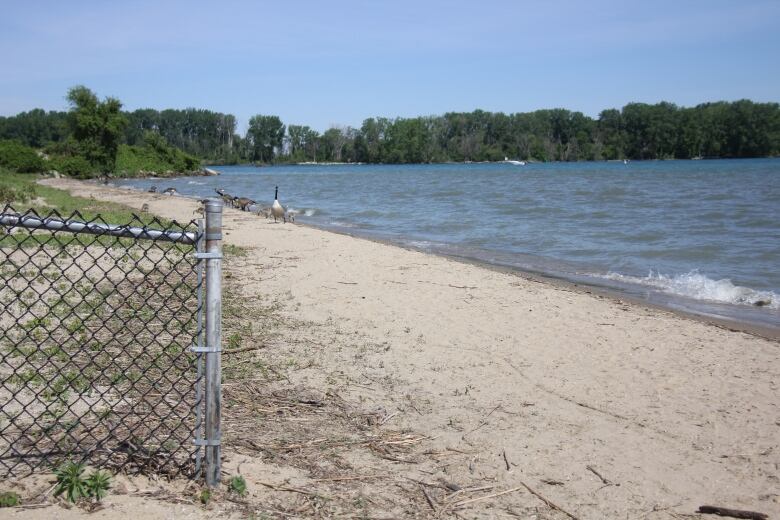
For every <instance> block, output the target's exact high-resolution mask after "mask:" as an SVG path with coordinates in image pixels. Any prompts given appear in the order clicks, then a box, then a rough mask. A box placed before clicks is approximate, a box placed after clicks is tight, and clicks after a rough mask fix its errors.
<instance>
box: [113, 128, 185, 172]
mask: <svg viewBox="0 0 780 520" xmlns="http://www.w3.org/2000/svg"><path fill="white" fill-rule="evenodd" d="M198 168H200V160H199V159H198V158H196V157H193V156H191V155H189V154H186V153H184V152H182V151H181V150H179V149H178V148H176V147H173V146H171V145H169V144H168V142H167V141H166V140H165V138H163V137H162V136H160V135H159V134H157V133H155V132H146V133H145V134H144V145H143V146H129V145H120V147H119V153H118V154H117V158H116V171H117V172H119V173H122V174H124V175H134V174H137V173H138V172H140V171H146V172H156V173H157V174H160V175H164V174H165V172H167V171H171V172H176V173H184V172H189V171H193V170H197V169H198Z"/></svg>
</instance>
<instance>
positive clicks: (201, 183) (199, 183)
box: [187, 181, 206, 186]
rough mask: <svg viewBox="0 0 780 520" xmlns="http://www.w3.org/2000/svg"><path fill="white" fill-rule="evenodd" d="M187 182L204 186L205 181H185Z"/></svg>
mask: <svg viewBox="0 0 780 520" xmlns="http://www.w3.org/2000/svg"><path fill="white" fill-rule="evenodd" d="M187 184H195V185H196V186H205V185H206V183H205V182H198V181H187Z"/></svg>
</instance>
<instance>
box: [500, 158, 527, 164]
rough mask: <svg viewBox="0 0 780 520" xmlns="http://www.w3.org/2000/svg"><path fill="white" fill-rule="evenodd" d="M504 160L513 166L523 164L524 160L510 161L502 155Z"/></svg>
mask: <svg viewBox="0 0 780 520" xmlns="http://www.w3.org/2000/svg"><path fill="white" fill-rule="evenodd" d="M504 162H505V163H507V164H514V165H515V166H525V161H510V160H509V157H504Z"/></svg>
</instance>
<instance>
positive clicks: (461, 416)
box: [48, 180, 780, 519]
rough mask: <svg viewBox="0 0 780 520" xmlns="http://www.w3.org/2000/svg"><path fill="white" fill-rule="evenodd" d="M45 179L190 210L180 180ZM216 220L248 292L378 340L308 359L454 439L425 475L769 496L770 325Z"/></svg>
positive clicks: (584, 507)
mask: <svg viewBox="0 0 780 520" xmlns="http://www.w3.org/2000/svg"><path fill="white" fill-rule="evenodd" d="M48 182H49V183H50V184H52V185H56V186H58V187H63V188H67V189H69V190H71V191H73V192H76V193H78V194H79V195H82V196H89V195H90V194H92V195H94V196H95V197H96V198H101V199H108V200H114V201H117V202H122V203H125V204H128V205H130V206H134V207H137V208H140V207H141V205H142V204H143V203H148V204H149V206H150V211H151V212H153V213H157V214H160V215H163V216H165V217H170V218H177V219H182V220H184V219H186V220H189V219H191V218H193V217H194V216H195V215H194V214H193V209H194V208H195V203H194V202H193V201H190V200H187V199H183V198H176V197H173V198H171V197H164V196H157V195H151V194H143V193H138V192H131V191H127V190H118V189H110V188H105V187H102V186H101V187H98V186H94V185H88V184H82V183H77V182H75V181H68V180H51V181H48ZM225 224H226V226H225V227H226V236H225V238H226V242H227V243H228V244H235V245H239V246H246V247H249V248H252V249H251V255H252V256H251V262H248V263H247V267H246V269H249V270H250V271H247V278H246V282H245V284H244V289H243V290H244V294H245V296H247V297H252V295H257V296H258V297H259V296H260V295H262V297H263V298H268V299H273V300H281V301H283V302H285V305H284V309H285V310H284V312H286V313H288V314H289V315H290V316H294V317H295V318H296V319H304V320H308V321H311V322H313V323H321V324H323V325H327V326H329V327H331V328H333V327H336V328H337V329H338V330H339V331H340V332H342V333H343V334H346V335H350V334H354V335H356V336H358V337H360V338H364V339H365V341H366V342H367V343H371V344H376V345H382V346H383V348H372V349H366V350H365V351H358V350H359V349H355V348H342V347H338V348H336V346H335V345H334V348H333V349H332V351H330V350H327V349H326V350H325V351H323V352H322V353H320V355H319V356H318V363H319V365H320V369H321V371H322V373H324V374H331V375H332V374H338V375H339V376H340V377H341V378H342V380H343V381H353V382H355V383H356V384H355V386H354V388H353V392H355V393H360V392H364V393H365V394H366V399H368V400H371V401H372V402H381V403H383V406H384V407H385V408H387V409H388V411H389V412H390V413H397V415H395V416H394V417H393V419H392V421H396V422H397V424H398V425H405V426H408V427H410V428H412V429H413V430H414V431H417V432H421V433H424V434H427V435H430V436H433V437H435V440H434V441H433V444H435V445H436V446H438V447H439V448H440V449H447V448H449V449H451V450H456V451H454V453H458V454H460V455H461V456H459V457H453V458H452V460H451V461H449V462H445V463H444V464H442V465H440V466H438V467H437V468H436V472H437V473H436V474H435V475H432V476H431V478H434V477H441V476H446V478H447V479H448V480H451V481H461V482H477V481H489V482H493V483H494V485H495V486H496V489H497V490H501V489H514V488H517V487H521V484H520V483H521V482H523V483H525V484H528V485H530V486H531V487H532V488H533V489H535V490H537V491H540V492H542V494H543V495H544V496H545V497H547V498H548V499H549V500H550V501H552V502H553V503H555V504H557V505H558V506H561V507H562V509H565V510H567V511H569V512H570V513H572V514H574V515H575V516H577V517H579V518H582V519H585V518H589V519H590V518H592V519H597V518H667V517H674V516H675V515H680V514H690V513H693V512H694V511H695V510H696V509H697V507H698V506H700V505H702V504H712V505H720V506H726V507H733V508H740V509H750V510H755V511H762V512H764V513H768V514H770V516H771V517H774V516H776V515H778V514H780V405H779V403H780V364H779V363H778V357H779V354H780V348H779V347H780V344H778V342H776V341H772V340H768V339H763V338H760V337H755V336H752V335H749V334H746V333H742V332H732V331H729V330H725V329H722V328H717V327H714V326H711V325H707V324H705V323H701V322H698V321H694V320H691V319H688V318H685V317H681V316H677V315H675V314H672V313H668V312H664V311H659V310H656V309H649V308H645V307H644V306H641V305H635V304H631V303H626V302H621V301H619V300H615V299H612V298H608V297H602V296H597V295H593V294H588V293H586V292H583V291H573V290H569V289H567V288H562V287H558V286H555V285H551V284H547V283H540V282H537V281H533V280H529V279H526V278H524V277H522V276H518V275H513V274H507V273H501V272H497V271H493V270H489V269H485V268H481V267H479V266H474V265H470V264H466V263H459V262H456V261H451V260H449V259H446V258H441V257H436V256H432V255H427V254H422V253H418V252H413V251H408V250H404V249H401V248H397V247H393V246H389V245H385V244H381V243H376V242H372V241H367V240H361V239H357V238H352V237H348V236H343V235H339V234H334V233H329V232H325V231H321V230H317V229H313V228H310V227H305V226H301V225H290V224H287V225H285V224H281V223H280V224H274V223H273V222H272V221H268V220H265V219H262V218H259V217H255V216H253V215H249V214H246V213H241V212H239V211H237V210H226V218H225ZM253 268H254V269H255V274H256V275H257V276H250V272H251V269H253ZM326 346H327V345H326ZM301 377H306V378H307V382H309V383H313V382H315V381H316V380H317V377H316V376H315V375H312V374H309V375H305V376H301ZM323 381H324V380H323ZM372 381H373V382H377V383H378V385H377V386H375V387H374V389H371V390H369V389H365V390H361V388H363V387H367V386H370V385H366V384H363V385H362V386H361V382H363V383H367V382H372ZM321 384H325V383H324V382H321ZM485 502H489V503H490V504H491V507H493V509H489V510H486V511H484V512H483V513H484V515H486V517H500V516H506V517H511V516H512V515H513V512H514V511H516V510H515V509H513V508H514V507H516V508H518V509H519V510H521V511H528V509H527V507H528V506H529V504H536V505H538V504H539V500H538V499H537V498H536V497H534V496H532V495H531V494H529V493H528V492H526V491H525V490H519V491H517V492H513V493H508V494H506V495H504V496H502V497H500V498H498V499H496V500H493V501H485ZM524 507H525V508H526V509H523V508H524ZM542 517H544V516H542ZM561 517H565V516H561ZM556 518H557V517H556Z"/></svg>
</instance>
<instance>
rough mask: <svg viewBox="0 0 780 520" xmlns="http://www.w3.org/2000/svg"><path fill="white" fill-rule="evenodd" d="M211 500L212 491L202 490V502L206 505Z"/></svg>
mask: <svg viewBox="0 0 780 520" xmlns="http://www.w3.org/2000/svg"><path fill="white" fill-rule="evenodd" d="M209 500H211V491H210V490H208V489H204V490H203V491H201V492H200V503H201V504H203V505H204V506H205V505H208V503H209Z"/></svg>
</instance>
